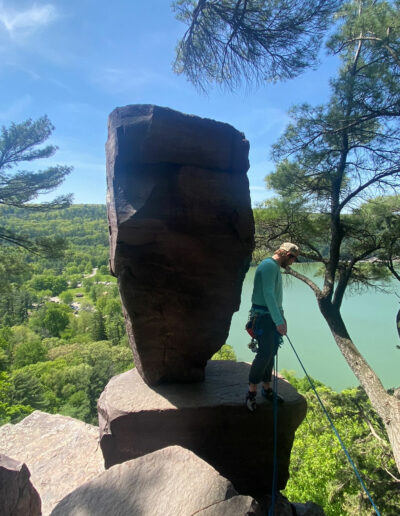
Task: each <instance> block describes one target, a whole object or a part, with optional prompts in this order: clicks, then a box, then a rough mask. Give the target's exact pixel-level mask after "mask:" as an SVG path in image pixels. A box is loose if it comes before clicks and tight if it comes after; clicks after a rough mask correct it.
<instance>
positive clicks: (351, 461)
mask: <svg viewBox="0 0 400 516" xmlns="http://www.w3.org/2000/svg"><path fill="white" fill-rule="evenodd" d="M286 338H287V340H288V341H289V344H290V345H291V347H292V349H293V352H294V354H295V355H296V358H297V360H298V361H299V363H300V365H301V367H302V368H303V371H304V373H305V375H306V376H307V380H308V381H309V383H310V385H311V388H312V390H313V391H314V393H315V395H316V396H317V399H318V401H319V403H320V405H321V407H322V410H323V411H324V413H325V415H326V417H327V418H328V421H329V423H330V425H331V427H332V429H333V431H334V432H335V434H336V437H337V438H338V440H339V443H340V445H341V447H342V449H343V451H344V453H345V454H346V457H347V460H348V461H349V463H350V465H351V466H352V468H353V470H354V473H355V474H356V476H357V478H358V480H359V482H360V484H361V486H362V488H363V490H364V492H365V494H366V495H367V496H368V498H369V501H370V502H371V505H372V507H373V508H374V510H375V512H376V514H377V515H378V516H381V514H380V512H379V510H378V508H377V507H376V505H375V504H374V501H373V500H372V497H371V495H370V494H369V491H368V489H367V487H366V485H365V484H364V481H363V479H362V478H361V475H360V473H359V471H358V469H357V468H356V465H355V464H354V462H353V460H352V458H351V457H350V454H349V452H348V451H347V448H346V446H345V444H344V443H343V441H342V439H341V437H340V435H339V432H338V431H337V429H336V427H335V425H334V423H333V421H332V419H331V417H330V415H329V414H328V411H327V410H326V408H325V406H324V404H323V403H322V400H321V398H320V397H319V394H318V392H317V389H316V388H315V385H314V382H313V381H312V380H311V378H310V376H309V375H308V373H307V371H306V369H305V367H304V365H303V363H302V361H301V360H300V357H299V355H298V354H297V352H296V350H295V349H294V346H293V344H292V341H291V340H290V339H289V336H288V335H286Z"/></svg>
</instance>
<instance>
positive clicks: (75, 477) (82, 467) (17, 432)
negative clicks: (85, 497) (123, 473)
mask: <svg viewBox="0 0 400 516" xmlns="http://www.w3.org/2000/svg"><path fill="white" fill-rule="evenodd" d="M98 437H99V429H98V428H97V427H95V426H92V425H87V424H86V423H82V422H81V421H77V420H76V419H72V418H70V417H66V416H59V415H52V414H46V413H44V412H40V411H35V412H33V414H31V415H30V416H28V417H26V418H25V419H24V420H23V421H21V422H20V423H18V424H17V425H10V424H8V425H4V426H1V427H0V453H4V454H6V455H9V456H13V457H14V458H16V459H18V460H21V461H23V462H25V463H26V464H27V466H28V467H29V470H30V472H31V474H32V483H33V485H34V486H35V487H36V488H37V490H38V491H39V493H40V496H41V499H42V510H43V515H44V516H46V515H48V514H49V513H50V511H51V509H52V508H53V507H54V506H55V505H56V503H57V502H58V501H59V500H61V499H62V498H63V497H64V496H65V495H67V494H68V493H69V492H71V491H72V490H74V489H76V488H77V487H78V486H80V485H81V484H83V483H84V482H86V481H88V480H90V479H92V478H93V477H95V476H96V475H97V474H99V473H100V472H102V471H104V462H103V456H102V454H101V450H100V447H99V444H98ZM0 514H1V515H2V514H3V513H2V512H1V510H0ZM27 514H28V513H27Z"/></svg>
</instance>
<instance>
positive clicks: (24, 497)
mask: <svg viewBox="0 0 400 516" xmlns="http://www.w3.org/2000/svg"><path fill="white" fill-rule="evenodd" d="M30 476H31V474H30V472H29V469H28V468H27V466H26V464H24V463H22V462H19V461H17V460H14V459H11V458H10V457H7V455H2V454H0V514H1V516H40V514H42V511H41V501H40V496H39V494H38V492H37V491H36V489H35V488H34V487H33V485H32V484H31V481H30V480H29V477H30Z"/></svg>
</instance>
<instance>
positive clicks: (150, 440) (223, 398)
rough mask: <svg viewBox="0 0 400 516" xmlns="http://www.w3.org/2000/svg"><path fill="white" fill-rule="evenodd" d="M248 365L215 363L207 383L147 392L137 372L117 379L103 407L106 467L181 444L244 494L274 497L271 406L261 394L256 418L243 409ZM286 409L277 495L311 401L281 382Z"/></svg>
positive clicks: (280, 430)
mask: <svg viewBox="0 0 400 516" xmlns="http://www.w3.org/2000/svg"><path fill="white" fill-rule="evenodd" d="M249 368H250V366H249V364H245V363H243V362H233V361H227V360H221V361H210V362H209V363H208V365H207V368H206V375H205V380H204V382H198V383H191V384H186V385H182V384H164V385H159V386H156V387H153V388H151V387H149V386H148V385H147V384H146V383H145V382H144V381H143V379H142V378H141V377H140V376H139V374H138V372H137V371H136V370H135V369H133V370H131V371H128V372H126V373H123V374H121V375H119V376H115V377H114V378H112V379H111V381H110V382H109V383H108V385H107V387H106V389H105V390H104V391H103V393H102V395H101V396H100V399H99V401H98V414H99V426H100V437H101V439H100V446H101V449H102V451H103V455H104V459H105V466H106V468H109V467H111V466H113V465H114V464H118V463H122V462H125V461H127V460H130V459H134V458H137V457H141V456H143V455H146V454H148V453H151V452H153V451H155V450H158V449H161V448H164V447H166V446H172V445H179V446H182V447H184V448H187V449H189V450H191V451H192V452H193V453H195V454H196V455H198V456H199V457H200V458H202V459H203V460H205V461H206V462H207V463H208V464H210V465H211V466H212V467H213V468H215V469H216V470H217V471H218V472H219V473H220V475H222V476H223V477H225V478H227V479H228V480H229V481H230V482H232V484H233V485H234V487H235V489H236V490H237V491H238V493H240V494H241V495H250V496H252V497H254V498H256V499H258V498H259V496H260V495H261V496H262V495H265V494H266V493H270V492H271V487H272V472H273V404H272V403H271V402H269V401H266V400H264V399H263V398H262V397H261V395H260V394H259V396H258V398H257V403H258V406H257V411H256V412H254V413H253V412H250V411H249V410H248V409H247V407H246V406H245V394H246V391H247V382H248V375H249ZM279 393H280V394H282V396H283V397H284V398H285V403H284V404H283V405H280V406H279V413H278V448H277V464H278V488H279V489H284V487H285V485H286V482H287V480H288V478H289V460H290V451H291V448H292V444H293V439H294V434H295V431H296V429H297V427H298V426H299V425H300V423H301V421H302V420H303V419H304V417H305V414H306V401H305V399H304V398H303V396H301V395H300V394H298V392H297V391H296V390H295V389H294V388H293V387H292V386H291V385H290V384H289V383H287V382H285V381H284V380H282V379H279Z"/></svg>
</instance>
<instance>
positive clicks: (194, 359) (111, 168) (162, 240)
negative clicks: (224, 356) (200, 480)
mask: <svg viewBox="0 0 400 516" xmlns="http://www.w3.org/2000/svg"><path fill="white" fill-rule="evenodd" d="M248 149H249V144H248V142H247V140H245V138H244V135H243V134H242V133H240V132H238V131H237V130H236V129H234V128H233V127H231V126H230V125H228V124H223V123H219V122H216V121H214V120H207V119H202V118H198V117H195V116H189V115H184V114H182V113H179V112H176V111H173V110H171V109H167V108H161V107H158V106H151V105H133V106H126V107H123V108H117V109H115V110H114V111H113V112H112V113H111V115H110V117H109V125H108V141H107V145H106V150H107V185H108V189H107V210H108V218H109V230H110V246H111V249H110V268H111V272H112V273H113V274H114V275H115V276H117V277H118V280H119V281H118V283H119V288H120V293H121V298H122V302H123V305H124V311H125V318H126V324H127V331H128V335H129V340H130V344H131V347H132V350H133V356H134V361H135V365H136V367H137V369H138V371H139V374H140V375H141V376H142V377H143V378H144V380H145V381H146V382H147V383H148V384H150V385H155V384H158V383H162V382H188V381H189V382H190V381H199V380H202V379H203V377H204V368H205V366H206V362H207V360H208V359H209V358H211V356H212V355H213V354H214V353H215V352H216V351H217V350H218V349H220V348H221V346H222V345H223V344H225V341H226V338H227V336H228V331H229V326H230V322H231V318H232V314H233V312H234V311H236V310H238V308H239V305H240V294H241V288H242V282H243V278H244V275H245V273H246V271H247V269H248V266H249V263H250V258H251V252H252V250H253V244H254V241H253V234H254V223H253V214H252V210H251V204H250V195H249V185H248V179H247V175H246V172H247V170H248V168H249V163H248Z"/></svg>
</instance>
